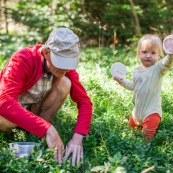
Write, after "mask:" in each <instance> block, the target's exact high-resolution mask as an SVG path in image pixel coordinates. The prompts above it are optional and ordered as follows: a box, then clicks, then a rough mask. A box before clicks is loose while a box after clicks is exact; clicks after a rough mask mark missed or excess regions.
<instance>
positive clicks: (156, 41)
mask: <svg viewBox="0 0 173 173" xmlns="http://www.w3.org/2000/svg"><path fill="white" fill-rule="evenodd" d="M144 40H145V41H148V42H150V43H151V44H152V45H153V47H154V48H156V49H158V52H159V56H162V55H163V49H162V41H161V39H160V38H159V37H158V36H157V35H153V34H146V35H144V36H143V37H142V38H140V40H139V42H138V47H137V56H138V57H139V53H140V49H141V45H142V42H143V41H144Z"/></svg>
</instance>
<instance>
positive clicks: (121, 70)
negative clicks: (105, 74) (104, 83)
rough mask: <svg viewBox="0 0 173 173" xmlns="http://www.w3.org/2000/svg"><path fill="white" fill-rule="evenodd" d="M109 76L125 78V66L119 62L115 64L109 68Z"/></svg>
mask: <svg viewBox="0 0 173 173" xmlns="http://www.w3.org/2000/svg"><path fill="white" fill-rule="evenodd" d="M110 71H111V74H112V76H113V77H116V76H118V77H125V76H126V66H125V65H124V64H122V63H121V62H116V63H114V64H112V66H111V69H110Z"/></svg>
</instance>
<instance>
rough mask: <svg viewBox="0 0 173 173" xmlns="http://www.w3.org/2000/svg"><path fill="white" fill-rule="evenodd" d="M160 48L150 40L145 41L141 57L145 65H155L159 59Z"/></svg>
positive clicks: (141, 49) (142, 45)
mask: <svg viewBox="0 0 173 173" xmlns="http://www.w3.org/2000/svg"><path fill="white" fill-rule="evenodd" d="M159 58H160V57H159V50H158V48H157V47H156V46H153V44H152V43H151V42H149V41H147V40H146V41H145V40H144V41H143V42H142V44H141V48H140V52H139V59H140V61H141V63H142V65H143V66H144V67H150V66H152V65H154V64H155V63H156V62H157V61H158V59H159Z"/></svg>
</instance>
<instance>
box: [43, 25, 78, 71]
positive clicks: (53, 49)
mask: <svg viewBox="0 0 173 173" xmlns="http://www.w3.org/2000/svg"><path fill="white" fill-rule="evenodd" d="M78 42H79V38H78V36H77V35H76V34H74V32H73V31H72V30H70V29H68V28H56V29H54V30H53V31H52V32H51V33H50V35H49V38H48V40H47V41H46V43H45V45H44V46H43V47H47V48H49V49H50V58H51V61H52V64H53V65H54V66H55V67H57V68H60V69H67V70H73V69H76V68H77V65H78V61H79V60H78V55H79V47H78Z"/></svg>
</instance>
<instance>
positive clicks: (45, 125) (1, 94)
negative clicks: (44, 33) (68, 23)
mask: <svg viewBox="0 0 173 173" xmlns="http://www.w3.org/2000/svg"><path fill="white" fill-rule="evenodd" d="M78 42H79V38H78V36H77V35H76V34H74V32H73V31H71V30H70V29H68V28H56V29H54V30H53V31H52V32H51V34H50V36H49V38H48V40H47V42H46V43H45V44H44V45H35V46H30V47H26V48H24V49H22V50H19V51H18V52H16V53H14V54H13V55H12V57H11V58H10V59H9V61H8V63H7V64H6V65H5V67H4V68H3V70H2V71H1V73H0V130H3V131H8V130H11V129H12V128H15V127H16V126H19V127H21V128H23V129H25V130H27V131H29V132H31V133H33V134H35V135H37V136H39V137H44V136H45V137H46V142H47V145H48V147H49V148H50V149H54V150H55V153H56V154H55V158H56V159H57V161H58V163H59V164H61V163H62V159H63V151H64V145H63V142H62V140H61V137H60V135H59V133H58V132H57V130H56V129H55V127H54V126H53V125H52V124H51V123H50V119H51V118H52V117H53V116H54V115H55V114H56V113H57V111H58V110H59V108H60V107H61V106H62V104H63V103H64V100H65V98H66V97H67V95H68V94H69V93H70V97H71V99H72V100H73V101H74V102H75V103H76V104H77V108H78V118H77V123H76V127H75V129H74V134H73V136H72V139H71V140H70V141H69V143H68V144H67V146H66V152H65V159H67V158H68V157H69V155H70V154H72V164H73V165H75V164H77V163H78V162H79V161H80V159H82V158H83V145H82V141H83V135H87V134H88V131H89V128H90V123H91V117H92V103H91V100H90V98H89V97H88V95H87V93H86V91H85V89H84V87H83V86H82V84H81V83H80V81H79V75H78V73H77V72H76V71H75V69H76V68H77V65H78V55H79V48H78Z"/></svg>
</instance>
